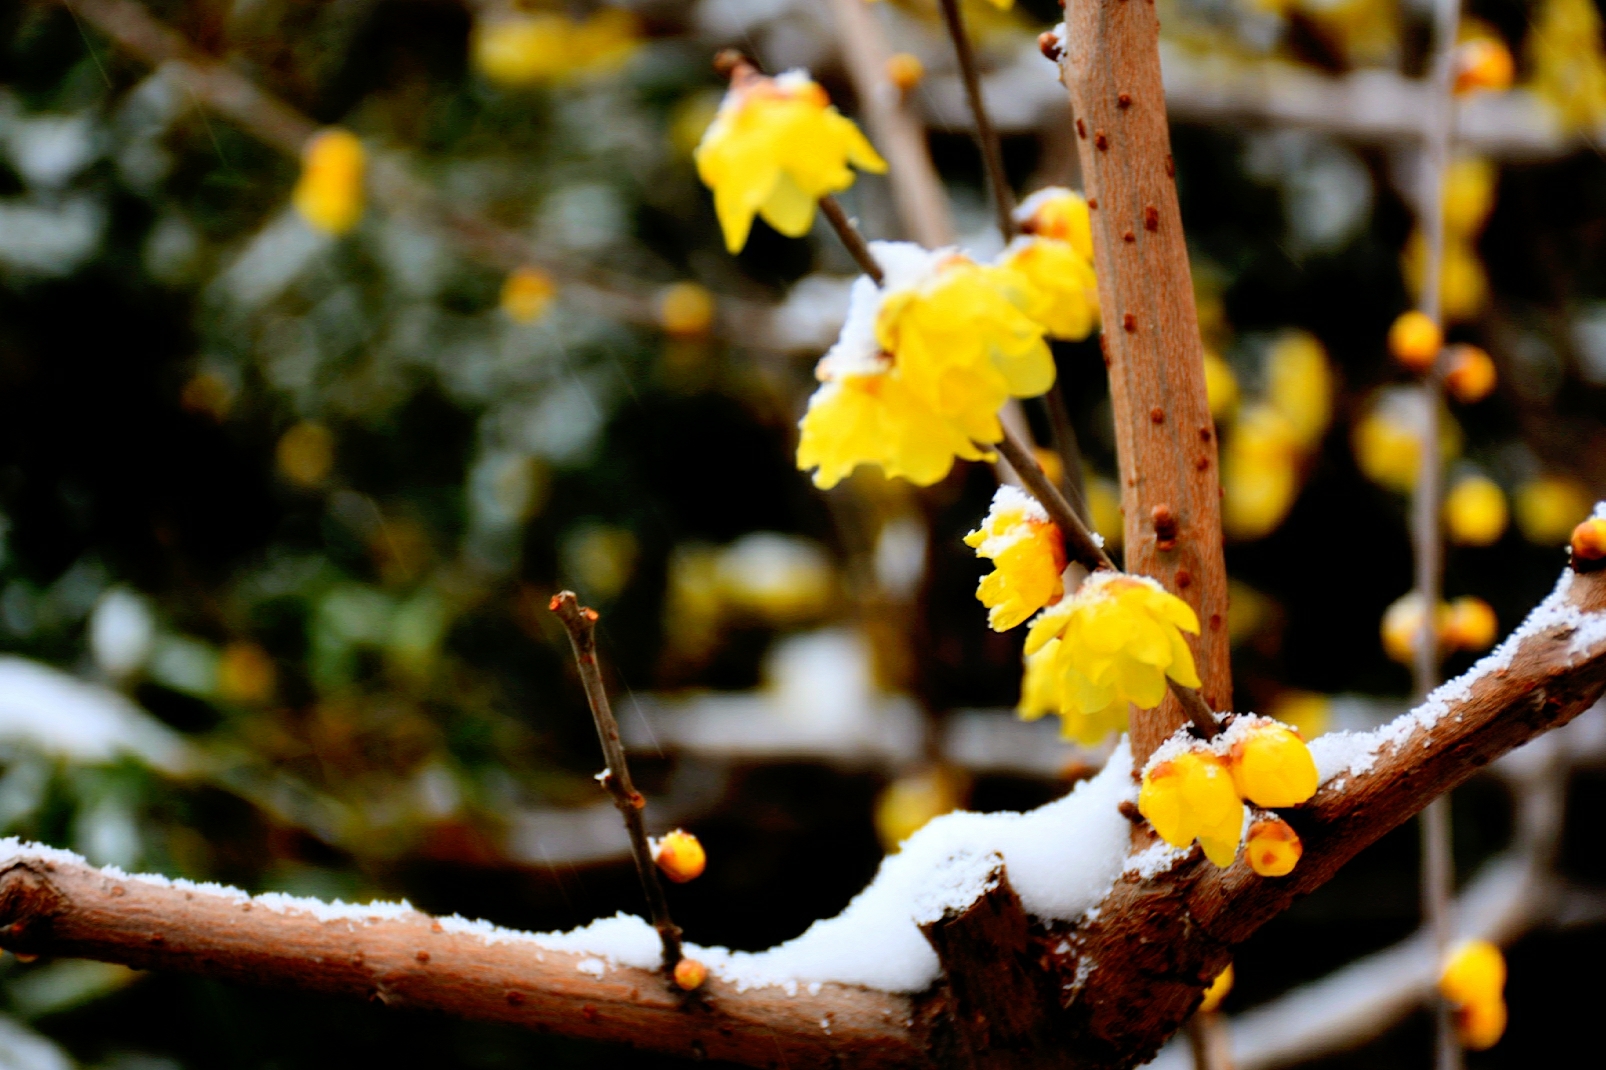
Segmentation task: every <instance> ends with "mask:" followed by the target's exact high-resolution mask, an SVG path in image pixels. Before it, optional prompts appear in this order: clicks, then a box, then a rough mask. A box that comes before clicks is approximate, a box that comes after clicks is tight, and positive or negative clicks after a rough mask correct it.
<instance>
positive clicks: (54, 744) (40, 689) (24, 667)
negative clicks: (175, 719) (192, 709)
mask: <svg viewBox="0 0 1606 1070" xmlns="http://www.w3.org/2000/svg"><path fill="white" fill-rule="evenodd" d="M13 741H14V742H18V743H22V744H25V745H27V746H31V747H34V748H35V749H37V750H40V751H43V752H44V753H46V754H50V755H54V756H58V757H62V758H68V759H71V760H72V761H76V762H85V763H90V764H101V763H107V762H111V761H114V760H116V758H117V757H118V756H119V755H124V754H127V755H132V756H133V757H136V758H138V759H140V760H141V761H143V762H145V763H146V764H148V765H151V766H154V767H155V768H157V769H161V770H164V771H166V772H170V773H177V772H181V771H183V770H184V769H185V768H186V767H188V766H189V765H190V763H191V758H190V753H189V748H188V746H187V745H186V744H185V742H184V739H183V738H182V737H181V736H179V735H178V734H177V733H176V732H174V731H172V730H171V729H169V728H168V727H167V726H166V725H164V724H162V723H161V722H160V721H158V720H156V719H155V718H154V717H152V716H150V715H149V714H147V713H146V712H145V711H144V710H142V709H140V708H139V707H138V706H136V705H134V704H133V703H132V702H130V701H129V700H128V699H126V698H124V697H123V696H122V695H120V694H118V693H117V692H115V691H111V690H108V689H106V688H104V687H98V686H96V685H95V684H90V683H85V682H84V681H83V680H80V679H78V678H77V677H75V676H70V675H68V674H67V673H64V672H62V671H61V670H60V669H53V668H51V667H50V666H48V665H42V664H40V663H39V662H37V661H30V660H28V659H27V658H20V657H15V656H11V655H0V742H13Z"/></svg>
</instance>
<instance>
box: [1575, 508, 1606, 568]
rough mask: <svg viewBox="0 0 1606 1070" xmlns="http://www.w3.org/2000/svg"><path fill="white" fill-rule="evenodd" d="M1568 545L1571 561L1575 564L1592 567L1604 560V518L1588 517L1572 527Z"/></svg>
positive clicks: (1605, 545) (1605, 522)
mask: <svg viewBox="0 0 1606 1070" xmlns="http://www.w3.org/2000/svg"><path fill="white" fill-rule="evenodd" d="M1568 546H1569V547H1570V548H1571V550H1572V554H1573V562H1574V563H1575V564H1576V565H1580V566H1585V567H1594V566H1595V565H1596V564H1597V563H1598V562H1600V561H1602V560H1606V520H1601V519H1599V518H1598V517H1590V518H1589V519H1588V520H1586V521H1584V522H1583V523H1582V524H1579V525H1578V526H1577V527H1575V528H1573V534H1572V538H1570V539H1569V540H1568Z"/></svg>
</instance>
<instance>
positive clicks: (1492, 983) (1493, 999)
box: [1439, 940, 1506, 1051]
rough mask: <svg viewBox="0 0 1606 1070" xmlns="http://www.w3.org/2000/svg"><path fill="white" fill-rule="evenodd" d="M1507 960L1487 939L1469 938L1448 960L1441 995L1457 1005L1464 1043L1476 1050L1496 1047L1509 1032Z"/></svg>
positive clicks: (1441, 976)
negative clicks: (1506, 1031)
mask: <svg viewBox="0 0 1606 1070" xmlns="http://www.w3.org/2000/svg"><path fill="white" fill-rule="evenodd" d="M1505 989H1506V959H1505V956H1504V955H1502V954H1501V953H1500V949H1499V948H1498V947H1496V946H1495V945H1493V944H1491V943H1489V942H1488V941H1487V940H1465V941H1463V942H1461V943H1460V944H1458V945H1457V946H1456V947H1455V948H1454V949H1453V950H1452V951H1451V952H1450V954H1449V956H1448V958H1447V959H1446V960H1445V963H1444V969H1443V970H1442V971H1441V972H1440V974H1439V994H1440V995H1442V996H1443V997H1444V999H1445V1002H1447V1003H1449V1004H1450V1005H1451V1006H1453V1007H1455V1008H1456V1012H1457V1013H1456V1025H1457V1027H1458V1032H1459V1033H1460V1034H1461V1042H1462V1043H1463V1044H1465V1045H1466V1046H1467V1047H1469V1048H1472V1049H1473V1050H1474V1051H1482V1050H1483V1049H1485V1048H1492V1047H1493V1046H1494V1045H1495V1043H1496V1042H1497V1041H1498V1040H1499V1039H1500V1036H1501V1034H1502V1033H1504V1032H1505V1025H1506V1006H1505Z"/></svg>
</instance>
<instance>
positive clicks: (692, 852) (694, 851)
mask: <svg viewBox="0 0 1606 1070" xmlns="http://www.w3.org/2000/svg"><path fill="white" fill-rule="evenodd" d="M652 848H653V852H652V854H653V861H655V862H657V863H658V868H659V869H661V870H663V871H664V876H666V877H668V878H669V879H670V880H672V881H674V882H675V883H676V884H685V883H686V882H687V881H690V880H696V879H697V878H698V877H699V876H701V875H702V872H703V868H704V867H705V866H707V865H708V854H707V852H705V851H704V850H703V845H702V844H701V843H699V842H698V841H697V837H696V836H693V835H692V834H691V833H689V832H687V831H686V830H684V829H676V830H675V831H673V832H671V833H669V835H667V836H665V837H664V838H663V839H661V840H655V841H653V843H652ZM693 987H696V986H693Z"/></svg>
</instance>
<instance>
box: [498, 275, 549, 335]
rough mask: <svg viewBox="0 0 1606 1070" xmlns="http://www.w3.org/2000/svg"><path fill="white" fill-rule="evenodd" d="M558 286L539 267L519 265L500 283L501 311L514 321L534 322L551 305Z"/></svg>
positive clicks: (544, 313)
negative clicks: (519, 266)
mask: <svg viewBox="0 0 1606 1070" xmlns="http://www.w3.org/2000/svg"><path fill="white" fill-rule="evenodd" d="M557 292H558V288H557V285H556V284H555V283H553V281H552V276H551V275H548V274H547V273H546V272H544V271H542V270H540V269H539V268H532V267H521V268H518V269H517V270H515V271H511V272H509V273H508V276H507V279H506V280H504V281H503V283H502V301H501V304H502V312H503V314H504V315H506V316H507V318H508V319H510V320H512V321H513V322H514V323H534V322H535V321H536V320H538V319H540V318H541V317H542V316H544V315H546V311H547V309H548V308H550V307H551V305H552V298H553V297H554V296H555V295H556V294H557Z"/></svg>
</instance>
